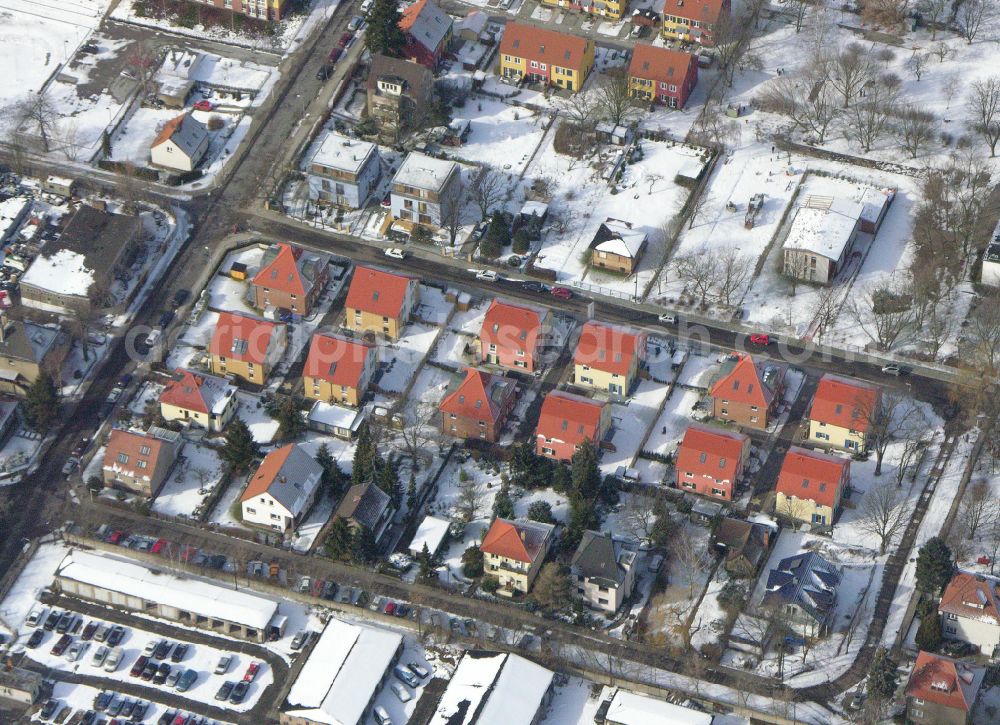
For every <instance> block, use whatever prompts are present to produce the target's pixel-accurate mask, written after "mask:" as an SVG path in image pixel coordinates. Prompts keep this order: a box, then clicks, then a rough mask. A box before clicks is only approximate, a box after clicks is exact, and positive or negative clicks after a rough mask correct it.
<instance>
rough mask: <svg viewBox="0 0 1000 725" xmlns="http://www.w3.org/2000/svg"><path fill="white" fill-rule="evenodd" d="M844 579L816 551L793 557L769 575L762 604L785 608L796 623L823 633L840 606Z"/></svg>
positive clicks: (781, 562) (787, 558) (814, 631)
mask: <svg viewBox="0 0 1000 725" xmlns="http://www.w3.org/2000/svg"><path fill="white" fill-rule="evenodd" d="M840 579H841V577H840V572H838V571H837V569H836V567H834V565H833V564H831V563H830V562H828V561H827V560H826V559H824V558H823V557H822V556H820V555H819V554H817V553H815V552H811V551H810V552H808V553H803V554H796V555H795V556H789V557H786V558H784V559H782V560H781V561H780V562H778V566H777V567H776V568H774V569H772V570H771V571H770V572H769V573H768V575H767V588H766V591H765V592H764V596H763V598H762V600H761V604H762V605H763V606H765V607H770V608H781V609H782V611H783V612H784V613H785V614H787V615H789V616H790V618H791V619H792V620H793V622H796V623H800V624H806V625H808V628H809V630H810V631H811V633H814V634H822V633H823V632H825V631H827V630H828V629H829V627H830V624H831V622H830V619H831V617H832V615H833V612H834V610H835V609H836V607H837V587H838V586H839V585H840Z"/></svg>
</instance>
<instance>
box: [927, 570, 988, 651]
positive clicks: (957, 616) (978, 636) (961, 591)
mask: <svg viewBox="0 0 1000 725" xmlns="http://www.w3.org/2000/svg"><path fill="white" fill-rule="evenodd" d="M938 613H940V615H941V617H942V629H943V632H944V636H945V638H946V639H959V640H962V641H964V642H970V643H972V644H974V645H976V646H977V647H978V648H979V651H980V652H982V653H983V654H984V655H986V656H988V657H993V656H995V655H996V654H997V653H1000V579H996V578H994V577H991V576H985V575H981V574H970V573H968V572H964V571H960V572H958V573H957V574H955V576H953V577H952V579H951V581H950V582H948V586H946V587H945V588H944V593H943V594H942V595H941V602H940V603H939V604H938Z"/></svg>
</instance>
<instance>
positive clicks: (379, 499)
mask: <svg viewBox="0 0 1000 725" xmlns="http://www.w3.org/2000/svg"><path fill="white" fill-rule="evenodd" d="M391 503H392V501H391V499H390V498H389V494H387V493H386V492H385V491H383V490H382V489H381V488H379V487H378V486H376V485H375V484H374V483H359V484H357V485H355V486H351V488H350V490H348V492H347V493H346V494H345V495H344V498H343V500H342V501H341V502H340V506H339V507H338V508H337V517H338V518H345V519H354V520H355V521H356V522H357V523H359V524H361V525H362V526H364V527H365V528H367V529H369V530H373V529H374V528H375V525H376V524H377V523H378V521H379V519H380V518H382V514H383V513H384V512H385V510H386V509H387V508H389V506H390V505H391Z"/></svg>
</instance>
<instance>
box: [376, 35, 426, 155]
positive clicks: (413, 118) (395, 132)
mask: <svg viewBox="0 0 1000 725" xmlns="http://www.w3.org/2000/svg"><path fill="white" fill-rule="evenodd" d="M433 99H434V76H433V75H432V74H431V72H430V71H429V70H427V69H426V68H424V67H423V66H422V65H420V64H419V63H414V62H412V61H408V60H402V59H401V58H390V57H389V56H387V55H382V54H376V55H375V56H373V57H372V62H371V67H370V68H369V69H368V83H367V108H368V115H369V116H370V117H371V118H372V120H374V121H375V123H376V124H377V125H378V137H379V141H381V142H382V143H389V144H395V143H398V142H399V141H400V140H402V138H403V136H404V135H405V134H406V132H407V131H409V130H410V129H411V128H413V127H415V126H418V125H419V124H420V121H421V120H422V119H424V118H426V117H427V116H428V115H429V114H430V113H431V103H432V101H433Z"/></svg>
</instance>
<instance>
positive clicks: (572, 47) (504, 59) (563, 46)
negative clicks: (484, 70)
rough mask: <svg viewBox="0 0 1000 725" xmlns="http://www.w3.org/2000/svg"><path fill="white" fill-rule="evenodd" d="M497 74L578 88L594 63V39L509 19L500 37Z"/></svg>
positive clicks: (518, 79)
mask: <svg viewBox="0 0 1000 725" xmlns="http://www.w3.org/2000/svg"><path fill="white" fill-rule="evenodd" d="M499 56H500V75H501V76H503V77H504V78H506V79H507V80H509V81H512V82H518V81H521V80H522V79H523V80H526V81H527V82H529V83H542V84H544V85H547V86H556V87H557V88H565V89H566V90H569V91H574V92H576V91H579V90H580V89H581V88H583V83H584V81H586V80H587V76H588V75H590V71H591V69H592V68H593V67H594V42H593V41H592V40H589V39H587V38H580V37H578V36H576V35H569V34H567V33H559V32H556V31H555V30H547V29H545V28H538V27H535V26H533V25H522V24H521V23H516V22H508V23H507V25H506V27H505V29H504V31H503V38H502V39H501V40H500V52H499Z"/></svg>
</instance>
